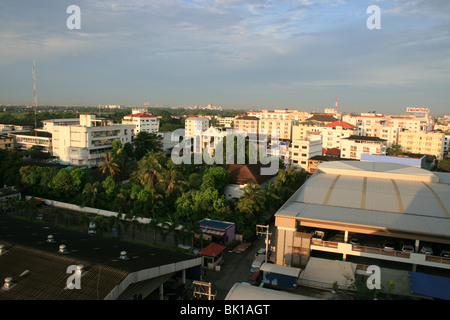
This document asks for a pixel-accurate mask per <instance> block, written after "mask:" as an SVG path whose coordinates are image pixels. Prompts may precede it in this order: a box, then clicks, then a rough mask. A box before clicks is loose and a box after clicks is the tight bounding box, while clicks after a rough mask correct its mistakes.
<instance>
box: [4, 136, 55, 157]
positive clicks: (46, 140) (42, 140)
mask: <svg viewBox="0 0 450 320" xmlns="http://www.w3.org/2000/svg"><path fill="white" fill-rule="evenodd" d="M10 136H11V137H14V139H15V144H16V146H17V147H18V148H20V149H22V150H28V149H30V148H32V147H35V146H37V147H39V148H40V150H41V151H42V152H48V153H52V135H51V134H50V133H48V132H43V131H40V130H37V131H35V133H34V134H33V133H27V134H25V133H21V134H16V133H10Z"/></svg>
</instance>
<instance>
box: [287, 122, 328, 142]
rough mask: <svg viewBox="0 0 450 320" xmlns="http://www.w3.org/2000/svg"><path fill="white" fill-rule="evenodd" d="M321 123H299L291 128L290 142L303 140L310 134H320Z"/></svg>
mask: <svg viewBox="0 0 450 320" xmlns="http://www.w3.org/2000/svg"><path fill="white" fill-rule="evenodd" d="M322 126H323V123H320V122H318V121H306V122H300V123H298V124H296V125H295V126H293V127H292V140H303V139H306V138H307V137H308V136H309V135H311V134H321V128H322Z"/></svg>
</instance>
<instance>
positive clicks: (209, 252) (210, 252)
mask: <svg viewBox="0 0 450 320" xmlns="http://www.w3.org/2000/svg"><path fill="white" fill-rule="evenodd" d="M225 249H226V247H225V246H223V245H221V244H218V243H215V242H213V243H211V244H210V245H208V246H207V247H206V248H205V249H203V250H202V251H200V252H199V253H198V254H199V255H202V256H208V257H217V256H218V255H219V254H221V253H222V251H223V250H225Z"/></svg>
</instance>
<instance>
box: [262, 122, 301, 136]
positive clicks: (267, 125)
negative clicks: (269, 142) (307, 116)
mask: <svg viewBox="0 0 450 320" xmlns="http://www.w3.org/2000/svg"><path fill="white" fill-rule="evenodd" d="M296 124H298V121H297V120H284V119H260V120H259V135H260V136H261V135H268V137H272V136H273V135H274V134H276V132H278V139H279V140H282V141H290V140H292V127H293V126H295V125H296Z"/></svg>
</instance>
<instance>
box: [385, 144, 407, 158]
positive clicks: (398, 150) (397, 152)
mask: <svg viewBox="0 0 450 320" xmlns="http://www.w3.org/2000/svg"><path fill="white" fill-rule="evenodd" d="M386 153H387V154H388V155H389V156H401V155H402V154H403V150H402V146H401V145H399V144H397V143H394V144H393V145H392V146H391V147H390V148H388V149H387V150H386Z"/></svg>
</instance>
